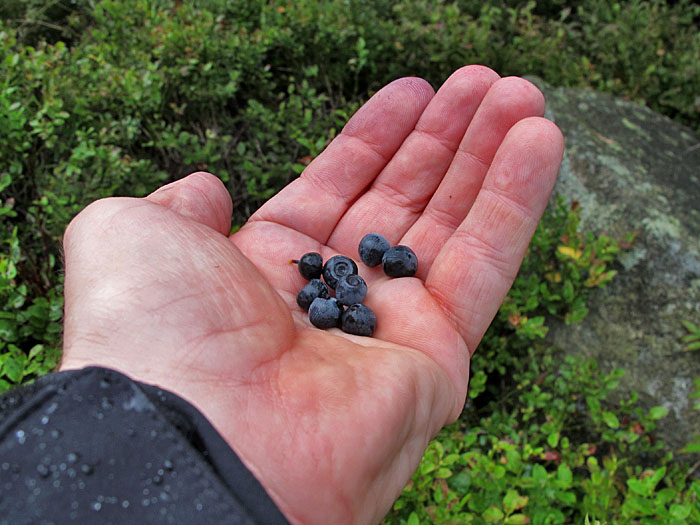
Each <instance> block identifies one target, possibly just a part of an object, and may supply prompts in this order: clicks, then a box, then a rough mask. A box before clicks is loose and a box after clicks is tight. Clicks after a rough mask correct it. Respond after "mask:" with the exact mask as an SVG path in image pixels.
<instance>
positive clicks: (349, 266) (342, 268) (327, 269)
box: [323, 255, 357, 290]
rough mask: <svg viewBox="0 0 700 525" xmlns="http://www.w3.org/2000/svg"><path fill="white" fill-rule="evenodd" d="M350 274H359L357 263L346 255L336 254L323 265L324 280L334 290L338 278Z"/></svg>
mask: <svg viewBox="0 0 700 525" xmlns="http://www.w3.org/2000/svg"><path fill="white" fill-rule="evenodd" d="M350 274H357V264H355V261H353V260H352V259H350V258H349V257H345V256H344V255H334V256H333V257H331V258H330V259H328V260H327V261H326V264H324V265H323V280H324V281H326V284H327V285H328V286H330V287H331V288H333V289H334V290H335V287H336V285H337V284H338V279H340V278H341V277H343V276H344V275H350Z"/></svg>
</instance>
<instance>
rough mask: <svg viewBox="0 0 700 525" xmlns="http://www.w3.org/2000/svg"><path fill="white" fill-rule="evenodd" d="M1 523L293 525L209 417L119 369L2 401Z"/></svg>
mask: <svg viewBox="0 0 700 525" xmlns="http://www.w3.org/2000/svg"><path fill="white" fill-rule="evenodd" d="M0 523H11V524H13V525H17V524H24V523H46V524H48V523H54V524H60V523H115V524H126V523H129V524H138V523H149V524H150V523H187V524H208V523H216V524H219V523H221V524H227V523H236V524H285V523H288V522H287V520H286V519H285V518H284V516H283V515H282V513H281V512H280V511H279V510H278V509H277V507H276V506H275V505H274V503H273V502H272V500H271V499H270V498H269V496H268V495H267V493H266V492H265V490H264V489H263V487H262V486H261V485H260V483H259V482H258V481H257V480H256V479H255V478H254V477H253V475H252V474H251V473H250V472H249V471H248V470H247V469H246V468H245V466H244V465H243V463H242V462H241V461H240V459H239V458H238V457H237V456H236V454H235V453H234V452H233V450H232V449H231V448H230V447H229V446H228V444H227V443H226V442H225V441H224V440H223V438H222V437H221V436H220V435H219V434H218V433H217V432H216V430H214V428H213V427H212V426H211V424H210V423H209V422H208V421H207V420H206V419H205V418H204V416H203V415H202V414H201V413H200V412H199V411H197V409H195V408H194V407H193V406H192V405H190V404H189V403H187V402H186V401H184V400H183V399H181V398H179V397H177V396H176V395H174V394H172V393H170V392H167V391H164V390H161V389H159V388H156V387H154V386H150V385H145V384H142V383H138V382H135V381H132V380H131V379H129V378H128V377H126V376H125V375H123V374H120V373H118V372H115V371H114V370H109V369H105V368H94V367H91V368H86V369H83V370H77V371H68V372H60V373H56V374H52V375H49V376H45V377H42V378H40V379H38V380H37V381H36V382H35V383H33V384H31V385H29V386H27V387H23V388H19V389H16V390H12V391H10V392H8V393H6V394H4V395H3V396H2V397H0Z"/></svg>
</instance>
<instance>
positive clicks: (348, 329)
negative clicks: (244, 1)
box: [340, 304, 377, 336]
mask: <svg viewBox="0 0 700 525" xmlns="http://www.w3.org/2000/svg"><path fill="white" fill-rule="evenodd" d="M340 322H341V326H340V328H341V329H342V330H343V332H345V333H347V334H354V335H367V336H371V335H372V334H373V333H374V329H375V328H377V316H376V315H374V312H373V311H372V310H371V309H370V308H369V307H368V306H365V305H364V304H353V305H352V306H351V307H350V308H348V309H347V310H345V312H343V316H342V318H341V320H340Z"/></svg>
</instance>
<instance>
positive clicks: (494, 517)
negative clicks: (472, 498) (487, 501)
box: [481, 507, 503, 523]
mask: <svg viewBox="0 0 700 525" xmlns="http://www.w3.org/2000/svg"><path fill="white" fill-rule="evenodd" d="M481 517H482V518H484V521H486V522H487V523H493V522H495V521H500V520H502V519H503V512H502V511H501V509H499V508H498V507H489V508H488V509H486V510H485V511H484V513H483V514H482V515H481Z"/></svg>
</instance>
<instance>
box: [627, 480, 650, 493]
mask: <svg viewBox="0 0 700 525" xmlns="http://www.w3.org/2000/svg"><path fill="white" fill-rule="evenodd" d="M627 486H628V487H629V489H630V490H631V491H632V492H635V493H637V494H641V495H642V496H646V495H647V494H648V493H649V489H648V488H647V486H646V484H645V483H642V482H641V481H639V480H638V479H634V478H630V479H628V480H627Z"/></svg>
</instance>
